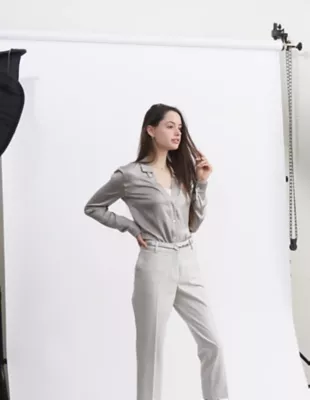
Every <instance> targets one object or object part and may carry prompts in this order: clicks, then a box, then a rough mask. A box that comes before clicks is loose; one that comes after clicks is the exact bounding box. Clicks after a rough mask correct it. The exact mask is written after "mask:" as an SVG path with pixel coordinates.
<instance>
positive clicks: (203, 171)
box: [196, 153, 213, 182]
mask: <svg viewBox="0 0 310 400" xmlns="http://www.w3.org/2000/svg"><path fill="white" fill-rule="evenodd" d="M212 171H213V170H212V165H211V164H210V163H209V161H208V160H207V159H206V158H205V157H204V155H203V154H201V153H199V154H198V155H197V157H196V177H197V180H198V182H202V181H206V180H207V179H208V178H209V176H210V175H211V173H212Z"/></svg>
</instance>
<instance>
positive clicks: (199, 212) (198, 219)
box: [190, 180, 208, 233]
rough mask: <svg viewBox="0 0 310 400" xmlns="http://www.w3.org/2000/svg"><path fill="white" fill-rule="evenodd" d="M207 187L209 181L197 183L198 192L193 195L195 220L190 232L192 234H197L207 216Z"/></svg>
mask: <svg viewBox="0 0 310 400" xmlns="http://www.w3.org/2000/svg"><path fill="white" fill-rule="evenodd" d="M207 187H208V181H207V180H206V181H200V182H197V185H196V190H195V192H194V195H193V200H192V201H193V203H192V207H193V212H194V215H193V220H192V222H191V226H190V231H191V232H192V233H194V232H197V230H198V228H199V227H200V225H201V224H202V222H203V220H204V219H205V216H206V208H207V203H208V199H207Z"/></svg>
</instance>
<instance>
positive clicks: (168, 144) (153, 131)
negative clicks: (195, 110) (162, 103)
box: [147, 111, 182, 151]
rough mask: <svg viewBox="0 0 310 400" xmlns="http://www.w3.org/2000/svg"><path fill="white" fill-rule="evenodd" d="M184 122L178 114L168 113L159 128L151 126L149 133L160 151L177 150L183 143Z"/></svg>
mask: <svg viewBox="0 0 310 400" xmlns="http://www.w3.org/2000/svg"><path fill="white" fill-rule="evenodd" d="M181 129H182V120H181V117H180V115H179V114H178V113H176V112H174V111H168V112H167V113H166V114H165V117H164V119H162V120H161V121H160V123H159V124H158V126H156V127H153V126H149V127H148V129H147V131H148V134H149V135H150V136H152V138H153V140H154V144H155V145H156V147H157V148H158V149H160V150H167V151H171V150H177V149H178V147H179V145H180V142H181Z"/></svg>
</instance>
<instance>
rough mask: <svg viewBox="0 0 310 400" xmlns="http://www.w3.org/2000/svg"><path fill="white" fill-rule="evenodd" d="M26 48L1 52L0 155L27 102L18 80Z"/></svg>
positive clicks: (9, 139) (13, 131) (12, 134)
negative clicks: (21, 60) (21, 59)
mask: <svg viewBox="0 0 310 400" xmlns="http://www.w3.org/2000/svg"><path fill="white" fill-rule="evenodd" d="M25 53H26V50H18V49H12V50H9V51H2V52H0V157H1V156H2V154H3V153H4V152H5V150H6V149H7V147H8V145H9V144H10V142H11V140H12V138H13V136H14V133H15V131H16V128H17V126H18V123H19V121H20V117H21V115H22V112H23V108H24V104H25V93H24V90H23V88H22V86H21V84H20V83H19V81H18V78H19V64H20V58H21V56H22V55H23V54H25Z"/></svg>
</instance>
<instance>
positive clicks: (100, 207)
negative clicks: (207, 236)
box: [84, 162, 208, 243]
mask: <svg viewBox="0 0 310 400" xmlns="http://www.w3.org/2000/svg"><path fill="white" fill-rule="evenodd" d="M207 184H208V183H207V181H205V182H198V184H197V187H196V191H195V195H194V209H195V218H194V222H193V224H192V226H191V229H189V222H188V221H189V207H190V201H191V200H190V197H189V196H188V194H186V193H185V192H184V190H182V188H181V187H180V185H179V184H178V182H177V180H176V178H174V177H173V178H172V186H171V192H170V193H169V192H167V189H166V188H164V187H163V186H162V185H160V184H159V183H158V182H157V180H156V178H155V175H154V172H153V167H152V166H151V165H148V164H144V163H135V162H132V163H130V164H127V165H125V166H123V167H119V168H118V169H117V170H116V171H115V172H114V173H113V174H112V176H111V178H110V180H109V181H108V182H107V183H106V184H105V185H104V186H102V187H101V188H100V189H99V190H98V191H97V192H96V193H95V194H94V195H93V196H92V198H91V199H90V200H89V201H88V203H87V204H86V206H85V209H84V211H85V213H86V215H88V216H90V217H92V218H94V219H95V220H96V221H98V222H100V223H102V224H103V225H105V226H107V227H109V228H113V229H118V230H119V231H120V232H129V233H131V234H132V235H133V236H134V237H137V236H138V235H139V234H141V235H142V237H143V239H144V240H156V241H160V242H167V243H176V242H182V241H184V240H186V239H189V238H190V237H191V232H196V231H197V229H198V228H199V226H200V225H201V223H202V221H203V219H204V217H205V209H206V205H207V199H206V189H207ZM119 199H122V200H123V201H124V202H125V203H126V205H127V206H128V208H129V210H130V213H131V215H132V218H133V220H131V219H129V218H127V217H124V216H121V215H117V214H115V213H114V212H112V211H110V210H109V207H110V206H111V205H112V204H113V203H115V202H116V201H117V200H119Z"/></svg>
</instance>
